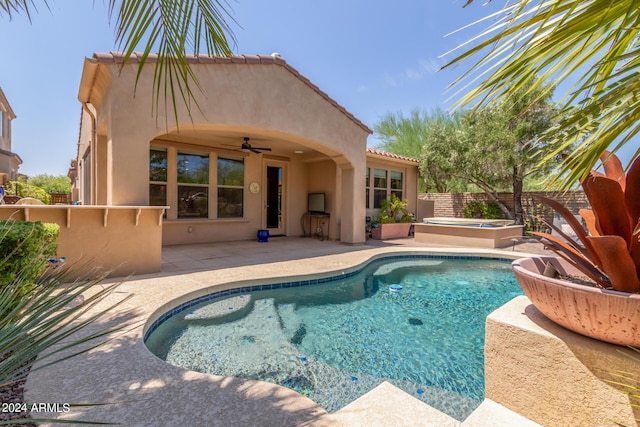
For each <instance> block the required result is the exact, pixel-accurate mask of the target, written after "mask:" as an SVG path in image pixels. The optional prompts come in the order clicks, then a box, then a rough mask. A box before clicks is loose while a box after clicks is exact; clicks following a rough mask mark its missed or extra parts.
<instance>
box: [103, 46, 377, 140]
mask: <svg viewBox="0 0 640 427" xmlns="http://www.w3.org/2000/svg"><path fill="white" fill-rule="evenodd" d="M93 57H94V58H95V59H96V60H97V61H98V62H100V63H102V64H109V63H116V64H122V63H123V57H124V55H123V53H121V52H110V53H94V54H93ZM141 59H142V54H141V53H139V52H135V53H133V54H132V55H131V57H130V58H129V62H130V63H139V62H140V60H141ZM157 59H158V56H157V55H155V54H150V55H149V56H148V57H147V58H146V60H145V62H146V63H153V62H156V61H157ZM187 62H189V63H190V64H211V63H216V64H229V63H234V64H276V65H280V66H283V67H284V68H285V69H286V70H287V71H289V72H290V73H291V74H293V75H294V76H295V77H297V78H298V79H299V80H301V81H302V82H303V83H304V84H306V85H307V86H309V87H310V88H311V89H312V90H313V91H315V92H317V93H318V94H319V95H320V96H322V97H323V98H324V99H326V100H327V101H328V102H329V103H330V104H331V105H333V106H334V107H335V108H337V109H338V110H339V111H340V112H341V113H342V114H344V115H345V116H347V117H348V118H349V119H351V121H353V122H354V123H355V124H356V125H358V126H360V127H361V128H362V129H363V130H364V131H365V132H368V133H373V131H372V130H371V129H369V127H368V126H367V125H365V124H364V123H362V122H361V121H360V120H358V119H357V118H356V117H355V116H354V115H353V114H351V113H350V112H348V111H347V110H346V109H345V108H344V107H343V106H342V105H340V104H338V103H337V102H336V101H335V100H334V99H333V98H331V97H330V96H329V95H327V93H326V92H323V91H322V90H321V89H320V88H319V87H318V86H316V85H315V84H313V83H311V81H310V80H309V79H308V78H306V77H304V76H303V75H302V74H300V72H299V71H298V70H296V69H295V68H293V67H292V66H291V65H289V64H287V62H286V61H285V60H284V59H283V58H282V57H281V56H280V55H278V54H275V53H274V54H272V55H231V56H230V57H224V56H208V55H187Z"/></svg>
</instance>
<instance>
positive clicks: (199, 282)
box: [25, 238, 547, 427]
mask: <svg viewBox="0 0 640 427" xmlns="http://www.w3.org/2000/svg"><path fill="white" fill-rule="evenodd" d="M513 249H515V250H512V248H509V249H508V250H483V249H473V248H454V247H443V246H440V247H436V246H429V247H425V246H424V245H421V244H419V243H416V242H414V240H413V239H402V240H394V241H382V242H380V241H371V240H369V241H368V242H367V244H365V245H362V246H345V245H341V244H339V243H336V242H332V241H319V240H316V239H309V238H307V239H303V238H271V239H270V241H269V242H268V243H258V242H247V241H245V242H230V243H218V244H200V245H183V246H172V247H166V248H163V254H162V258H163V269H162V272H161V273H155V274H149V275H144V276H135V277H133V278H131V279H128V280H126V281H125V282H124V283H122V284H121V285H120V286H119V287H118V289H117V290H116V292H114V293H113V294H112V295H111V296H110V297H109V298H108V299H107V301H105V304H106V303H114V302H115V301H118V300H120V299H122V298H123V297H125V296H130V298H129V299H128V300H126V301H125V302H123V303H122V304H120V305H119V306H118V307H117V308H116V309H113V310H111V311H110V312H109V313H108V315H107V316H106V317H105V318H104V319H103V320H102V321H101V322H100V324H98V325H95V326H91V329H92V330H95V329H96V328H105V327H113V326H116V325H121V324H130V325H131V326H130V327H128V328H127V329H126V330H125V331H124V332H120V333H119V334H116V335H115V336H114V337H113V339H112V340H110V341H109V342H108V343H106V344H105V345H103V346H101V347H99V348H97V349H94V350H91V351H89V352H88V353H86V354H82V355H79V356H77V357H75V358H73V359H70V360H68V361H64V362H61V363H58V364H55V365H53V366H50V367H47V368H44V369H41V370H36V371H33V372H32V373H31V374H30V375H29V377H28V380H27V384H26V387H25V398H26V401H27V402H30V403H107V405H101V406H85V407H72V408H71V410H70V411H69V412H66V413H33V414H32V417H34V418H36V417H37V418H47V417H56V418H58V419H60V420H64V419H68V420H84V421H99V422H110V423H116V424H120V425H127V426H146V425H149V426H165V425H167V426H169V425H172V426H173V425H184V426H192V425H207V426H237V425H255V426H278V427H279V426H301V425H308V426H357V425H367V426H402V425H422V426H478V427H480V426H513V425H518V426H528V425H531V426H534V425H537V424H535V423H533V422H531V421H529V420H526V419H524V418H522V417H520V416H518V415H517V414H514V413H512V412H510V411H508V410H507V409H506V408H504V407H501V406H499V405H497V404H495V403H493V402H491V401H489V400H486V401H485V402H483V403H482V405H481V406H480V407H479V408H478V409H477V410H476V411H475V412H474V413H473V414H472V415H471V416H470V417H469V418H467V420H465V421H464V422H460V421H457V420H455V419H453V418H451V417H449V416H447V415H445V414H443V413H441V412H439V411H437V410H435V409H433V408H431V407H429V406H428V405H426V404H424V403H422V402H421V401H419V400H417V399H415V398H413V397H412V396H409V395H408V394H406V393H404V392H402V391H401V390H399V389H397V388H395V387H393V386H392V385H391V384H388V383H383V384H381V385H380V386H378V387H377V388H375V389H374V390H372V391H370V392H369V393H367V394H366V395H364V396H362V397H360V398H359V399H357V400H356V401H354V402H352V403H351V404H349V405H347V406H346V407H344V408H342V409H341V410H339V411H338V412H336V413H333V414H328V413H327V412H326V411H325V410H323V409H322V408H320V407H319V406H317V405H316V404H315V403H314V402H312V401H311V400H309V399H307V398H305V397H304V396H302V395H299V394H297V393H295V392H294V391H292V390H289V389H287V388H284V387H280V386H277V385H274V384H270V383H265V382H259V381H251V380H243V379H237V378H228V377H220V376H214V375H207V374H201V373H197V372H191V371H187V370H185V369H182V368H178V367H175V366H172V365H169V364H167V363H165V362H163V361H162V360H160V359H158V358H157V357H156V356H154V355H153V354H152V353H151V352H150V351H149V350H147V348H146V346H145V345H144V342H143V340H142V337H143V334H144V330H143V328H144V325H145V324H146V323H147V321H148V320H149V318H153V316H157V315H158V314H159V313H160V312H161V311H163V310H165V309H166V308H171V307H173V306H175V304H174V303H172V301H175V300H181V301H186V300H189V299H192V298H193V297H194V296H197V295H202V294H206V293H210V292H211V291H213V290H216V289H224V286H225V284H228V283H237V282H238V281H243V282H246V281H252V280H261V279H267V278H275V277H287V276H297V275H306V274H322V273H327V272H331V271H340V270H343V269H348V268H351V267H354V266H358V265H360V264H362V263H365V262H367V261H368V260H369V259H370V258H371V257H373V256H376V255H379V254H399V253H403V252H405V253H406V252H421V253H429V254H438V253H455V254H460V255H486V254H488V253H489V254H494V255H497V256H500V257H508V258H515V257H517V256H518V255H520V256H526V255H527V254H531V253H547V252H546V251H544V250H543V248H542V246H541V245H540V244H538V243H518V244H517V245H516V246H515V247H514V248H513ZM111 281H113V280H109V282H111ZM187 295H188V296H187ZM105 306H106V305H105ZM56 425H60V424H56Z"/></svg>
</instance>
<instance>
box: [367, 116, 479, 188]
mask: <svg viewBox="0 0 640 427" xmlns="http://www.w3.org/2000/svg"><path fill="white" fill-rule="evenodd" d="M455 120H456V119H455V117H451V116H449V115H448V114H446V113H444V112H443V111H442V110H440V109H438V108H437V109H434V110H433V111H431V112H430V113H427V112H425V111H423V110H420V109H414V110H412V111H411V113H410V115H409V117H404V116H403V115H402V113H388V114H386V115H385V116H384V117H383V118H382V119H381V120H380V121H379V122H378V123H376V125H375V126H374V130H375V132H376V134H377V136H378V137H379V138H380V140H381V141H382V145H381V146H380V148H381V149H383V150H385V151H388V152H390V153H395V154H400V155H403V156H408V157H412V158H414V159H420V158H421V157H422V152H423V150H424V147H425V144H426V145H429V141H433V140H437V139H442V138H446V137H447V135H448V132H447V129H449V128H450V127H452V126H456V124H455ZM433 154H434V155H437V153H433ZM431 160H432V161H430V162H423V163H422V164H421V166H420V183H419V184H420V185H419V191H421V192H436V193H458V192H463V191H466V189H467V186H466V183H465V182H464V181H462V180H460V179H457V178H456V177H454V176H452V174H451V173H449V172H447V169H446V168H445V167H443V165H442V164H437V163H436V159H434V158H432V159H431ZM438 160H439V161H446V159H438Z"/></svg>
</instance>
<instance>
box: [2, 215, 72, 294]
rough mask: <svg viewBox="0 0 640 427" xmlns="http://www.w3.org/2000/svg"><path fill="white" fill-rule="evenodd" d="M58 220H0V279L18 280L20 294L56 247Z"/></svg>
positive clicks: (32, 280)
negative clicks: (54, 221)
mask: <svg viewBox="0 0 640 427" xmlns="http://www.w3.org/2000/svg"><path fill="white" fill-rule="evenodd" d="M59 232H60V226H59V225H58V224H43V223H41V222H39V221H36V222H26V221H0V283H2V284H7V283H12V282H15V281H19V282H20V283H21V284H22V287H23V295H27V294H29V293H30V291H31V289H32V284H33V282H34V281H35V280H36V278H38V277H39V276H40V275H41V274H42V272H43V271H44V269H45V268H46V266H47V262H48V259H49V258H50V257H52V256H54V255H55V254H56V251H57V249H58V241H57V240H58V233H59Z"/></svg>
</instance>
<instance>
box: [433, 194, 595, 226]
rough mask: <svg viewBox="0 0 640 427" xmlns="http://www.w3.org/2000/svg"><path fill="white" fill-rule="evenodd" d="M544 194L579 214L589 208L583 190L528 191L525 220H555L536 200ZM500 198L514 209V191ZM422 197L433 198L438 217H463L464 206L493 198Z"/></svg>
mask: <svg viewBox="0 0 640 427" xmlns="http://www.w3.org/2000/svg"><path fill="white" fill-rule="evenodd" d="M536 195H542V196H546V197H549V198H552V199H555V200H558V201H559V202H560V203H562V204H563V205H564V206H565V207H567V208H568V209H569V210H570V211H571V213H573V214H574V215H578V210H579V209H582V208H589V207H590V206H589V201H588V200H587V197H586V196H585V194H584V192H583V191H567V192H557V191H540V192H526V193H523V195H522V207H523V210H524V217H525V221H526V220H527V219H529V220H530V221H534V220H533V219H532V218H535V217H536V216H542V217H544V218H545V219H546V220H547V221H550V220H553V211H552V210H551V209H549V208H548V207H546V205H543V204H542V202H541V201H540V200H535V199H534V196H536ZM498 198H499V199H500V200H501V201H502V202H504V204H505V205H507V206H508V207H509V209H513V195H512V193H498ZM420 199H425V200H433V201H434V216H436V217H439V216H441V217H449V218H451V217H453V218H462V217H463V216H464V215H463V214H462V210H463V209H464V207H465V206H466V205H467V204H468V203H469V202H471V201H473V200H480V201H484V202H490V201H491V199H490V198H489V196H488V195H487V194H485V193H458V194H450V193H426V194H420Z"/></svg>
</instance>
